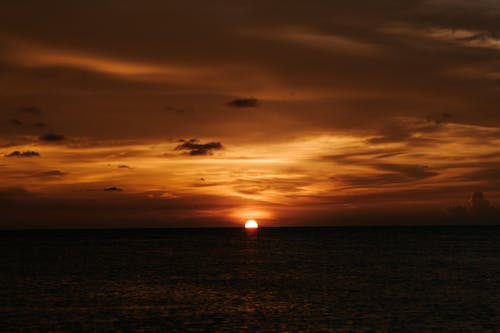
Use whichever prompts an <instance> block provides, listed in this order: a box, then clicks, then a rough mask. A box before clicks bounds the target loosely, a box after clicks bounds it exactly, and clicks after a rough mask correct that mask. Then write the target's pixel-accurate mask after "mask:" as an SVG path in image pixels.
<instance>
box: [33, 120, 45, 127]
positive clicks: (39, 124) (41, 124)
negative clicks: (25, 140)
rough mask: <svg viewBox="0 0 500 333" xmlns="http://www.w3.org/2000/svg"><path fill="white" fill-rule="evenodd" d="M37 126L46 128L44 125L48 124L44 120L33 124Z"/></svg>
mask: <svg viewBox="0 0 500 333" xmlns="http://www.w3.org/2000/svg"><path fill="white" fill-rule="evenodd" d="M33 125H34V126H35V127H38V128H44V127H47V124H46V123H44V122H42V121H38V122H36V123H34V124H33Z"/></svg>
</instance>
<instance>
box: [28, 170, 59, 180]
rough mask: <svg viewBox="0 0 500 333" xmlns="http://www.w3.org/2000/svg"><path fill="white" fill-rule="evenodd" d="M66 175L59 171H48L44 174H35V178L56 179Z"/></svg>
mask: <svg viewBox="0 0 500 333" xmlns="http://www.w3.org/2000/svg"><path fill="white" fill-rule="evenodd" d="M65 175H66V173H64V172H62V171H59V170H50V171H45V172H40V173H37V174H36V175H35V176H36V177H39V178H58V177H62V176H65Z"/></svg>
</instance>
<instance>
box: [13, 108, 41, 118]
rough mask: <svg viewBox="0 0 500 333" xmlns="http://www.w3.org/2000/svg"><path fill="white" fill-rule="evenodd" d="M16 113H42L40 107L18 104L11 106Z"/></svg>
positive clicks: (37, 114)
mask: <svg viewBox="0 0 500 333" xmlns="http://www.w3.org/2000/svg"><path fill="white" fill-rule="evenodd" d="M12 110H14V111H15V112H17V113H21V114H29V115H36V116H39V115H41V114H42V109H40V108H39V107H37V106H20V107H16V108H12Z"/></svg>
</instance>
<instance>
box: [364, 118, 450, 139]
mask: <svg viewBox="0 0 500 333" xmlns="http://www.w3.org/2000/svg"><path fill="white" fill-rule="evenodd" d="M450 117H451V115H450V114H449V113H447V112H444V113H441V114H438V115H431V116H428V117H427V118H425V120H418V121H413V122H403V121H392V122H390V123H388V124H386V125H385V126H384V127H382V129H381V130H380V132H379V134H380V135H379V136H376V137H373V138H370V139H368V140H367V142H368V143H371V144H384V143H401V142H405V143H407V144H411V145H420V146H421V145H430V144H432V143H435V140H433V139H432V138H429V137H424V136H423V135H422V134H428V133H432V132H435V131H437V130H439V129H440V128H441V127H442V125H444V124H445V123H446V122H448V121H449V119H450ZM417 134H420V135H417Z"/></svg>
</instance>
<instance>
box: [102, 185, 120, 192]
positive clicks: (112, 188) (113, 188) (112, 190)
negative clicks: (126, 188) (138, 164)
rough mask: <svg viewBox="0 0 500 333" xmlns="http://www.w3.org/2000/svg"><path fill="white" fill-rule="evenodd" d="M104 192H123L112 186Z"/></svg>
mask: <svg viewBox="0 0 500 333" xmlns="http://www.w3.org/2000/svg"><path fill="white" fill-rule="evenodd" d="M104 191H106V192H121V191H123V190H122V189H121V188H119V187H116V186H112V187H107V188H105V189H104Z"/></svg>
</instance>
